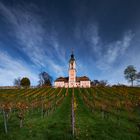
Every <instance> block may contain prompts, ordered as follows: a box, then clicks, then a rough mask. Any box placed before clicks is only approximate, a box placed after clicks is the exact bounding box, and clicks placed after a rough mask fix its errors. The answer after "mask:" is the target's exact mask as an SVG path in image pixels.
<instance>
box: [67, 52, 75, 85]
mask: <svg viewBox="0 0 140 140" xmlns="http://www.w3.org/2000/svg"><path fill="white" fill-rule="evenodd" d="M75 85H76V63H75V58H74V54H73V52H72V54H71V58H70V60H69V87H75Z"/></svg>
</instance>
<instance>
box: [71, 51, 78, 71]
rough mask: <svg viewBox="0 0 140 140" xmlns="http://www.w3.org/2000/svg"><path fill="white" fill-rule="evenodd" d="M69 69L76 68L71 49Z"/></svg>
mask: <svg viewBox="0 0 140 140" xmlns="http://www.w3.org/2000/svg"><path fill="white" fill-rule="evenodd" d="M69 69H76V64H75V58H74V54H73V51H72V53H71V58H70V60H69Z"/></svg>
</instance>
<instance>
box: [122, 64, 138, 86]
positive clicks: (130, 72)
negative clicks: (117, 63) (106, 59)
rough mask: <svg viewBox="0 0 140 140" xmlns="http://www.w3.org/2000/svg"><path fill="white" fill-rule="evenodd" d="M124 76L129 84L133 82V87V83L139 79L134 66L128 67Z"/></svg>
mask: <svg viewBox="0 0 140 140" xmlns="http://www.w3.org/2000/svg"><path fill="white" fill-rule="evenodd" d="M124 76H125V78H126V79H127V80H128V82H131V85H132V86H133V82H134V80H136V78H137V71H136V69H135V68H134V66H132V65H129V66H127V68H126V69H125V70H124Z"/></svg>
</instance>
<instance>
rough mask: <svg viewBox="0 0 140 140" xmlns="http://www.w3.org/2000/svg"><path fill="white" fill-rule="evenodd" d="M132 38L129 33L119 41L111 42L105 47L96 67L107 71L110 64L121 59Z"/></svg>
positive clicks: (132, 35)
mask: <svg viewBox="0 0 140 140" xmlns="http://www.w3.org/2000/svg"><path fill="white" fill-rule="evenodd" d="M133 37H134V34H132V32H131V31H128V32H126V33H125V34H124V36H123V38H122V39H121V40H117V41H115V42H111V43H110V44H107V45H106V46H105V48H106V49H105V50H104V52H103V53H102V56H100V58H99V60H98V61H97V67H98V68H100V69H102V70H103V69H108V68H111V67H112V64H113V63H115V62H116V61H117V59H118V58H120V57H122V56H123V55H124V54H125V53H126V51H127V49H128V48H129V47H130V43H131V41H132V39H133Z"/></svg>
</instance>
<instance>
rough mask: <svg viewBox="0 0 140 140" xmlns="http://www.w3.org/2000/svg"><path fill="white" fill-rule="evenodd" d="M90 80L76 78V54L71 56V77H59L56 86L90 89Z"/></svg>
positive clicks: (84, 77) (85, 77) (83, 77)
mask: <svg viewBox="0 0 140 140" xmlns="http://www.w3.org/2000/svg"><path fill="white" fill-rule="evenodd" d="M90 82H91V81H90V79H89V78H88V77H87V76H82V77H77V76H76V62H75V58H74V54H73V53H72V54H71V58H70V60H69V77H59V78H57V79H56V80H55V82H54V86H55V87H56V88H57V87H65V88H67V87H70V88H72V87H83V88H89V87H90Z"/></svg>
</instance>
